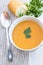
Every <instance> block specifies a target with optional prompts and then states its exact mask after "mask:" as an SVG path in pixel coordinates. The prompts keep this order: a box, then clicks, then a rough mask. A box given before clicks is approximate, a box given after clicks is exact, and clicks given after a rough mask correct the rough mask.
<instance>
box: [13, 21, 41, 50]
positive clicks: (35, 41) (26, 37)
mask: <svg viewBox="0 0 43 65" xmlns="http://www.w3.org/2000/svg"><path fill="white" fill-rule="evenodd" d="M12 39H13V42H14V44H15V45H16V46H18V47H19V48H21V49H26V50H27V49H32V48H35V47H36V46H38V45H39V44H40V43H41V41H42V28H41V27H40V25H39V24H37V23H36V22H34V21H33V20H25V21H22V22H21V23H19V24H18V25H17V26H16V27H15V28H14V30H13V32H12Z"/></svg>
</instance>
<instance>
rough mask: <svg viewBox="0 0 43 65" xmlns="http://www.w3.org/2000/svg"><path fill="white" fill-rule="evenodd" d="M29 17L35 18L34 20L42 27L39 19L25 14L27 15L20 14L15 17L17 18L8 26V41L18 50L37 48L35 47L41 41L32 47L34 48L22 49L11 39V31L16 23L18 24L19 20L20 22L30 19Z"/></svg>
mask: <svg viewBox="0 0 43 65" xmlns="http://www.w3.org/2000/svg"><path fill="white" fill-rule="evenodd" d="M30 19H32V20H35V22H37V23H38V24H39V25H40V27H41V28H42V24H41V21H40V20H38V19H37V18H35V17H33V16H27V15H25V16H22V17H20V18H17V19H16V20H15V21H14V22H13V23H12V24H11V26H10V28H9V38H10V41H11V43H12V44H13V45H14V46H15V47H16V48H17V49H19V50H23V51H32V50H35V49H37V48H38V47H39V46H40V45H41V43H40V44H39V45H38V46H36V47H34V48H32V49H22V48H20V47H18V46H17V45H16V44H15V43H14V42H13V40H12V32H13V29H14V28H15V27H16V25H18V24H19V23H20V22H22V21H23V20H30ZM41 42H42V41H41Z"/></svg>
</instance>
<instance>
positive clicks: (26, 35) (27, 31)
mask: <svg viewBox="0 0 43 65" xmlns="http://www.w3.org/2000/svg"><path fill="white" fill-rule="evenodd" d="M30 33H31V29H30V27H29V28H27V29H26V30H24V34H25V37H26V38H30V37H31V35H30Z"/></svg>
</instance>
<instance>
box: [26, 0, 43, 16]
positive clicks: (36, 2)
mask: <svg viewBox="0 0 43 65" xmlns="http://www.w3.org/2000/svg"><path fill="white" fill-rule="evenodd" d="M26 6H27V8H28V10H27V12H26V15H31V16H32V15H34V16H35V17H39V16H40V15H41V14H42V12H43V10H41V8H42V7H43V3H42V0H31V2H30V4H28V3H26Z"/></svg>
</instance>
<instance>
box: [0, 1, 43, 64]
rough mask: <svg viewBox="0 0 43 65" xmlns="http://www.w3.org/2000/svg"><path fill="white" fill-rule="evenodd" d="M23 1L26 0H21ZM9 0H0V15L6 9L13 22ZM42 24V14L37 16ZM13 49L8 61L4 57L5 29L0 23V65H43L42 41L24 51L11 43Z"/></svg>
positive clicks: (5, 51) (5, 44)
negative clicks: (35, 47) (11, 56)
mask: <svg viewBox="0 0 43 65" xmlns="http://www.w3.org/2000/svg"><path fill="white" fill-rule="evenodd" d="M22 1H23V2H24V1H25V2H26V1H28V0H22ZM8 2H9V0H0V15H1V13H2V12H3V11H4V10H6V11H7V12H8V13H9V15H10V17H11V21H12V22H13V21H14V20H15V19H16V17H15V16H14V15H13V14H12V13H11V12H10V11H9V10H8V8H7V4H8ZM39 19H40V20H41V22H42V24H43V15H42V17H40V18H39ZM11 48H12V51H13V62H11V63H9V62H8V61H7V59H6V55H7V43H6V31H5V29H4V28H3V27H2V26H1V23H0V65H43V42H42V44H41V46H40V47H39V48H38V49H37V50H35V51H32V52H26V51H25V52H24V51H20V50H18V49H17V48H15V47H14V46H13V45H12V44H11Z"/></svg>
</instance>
